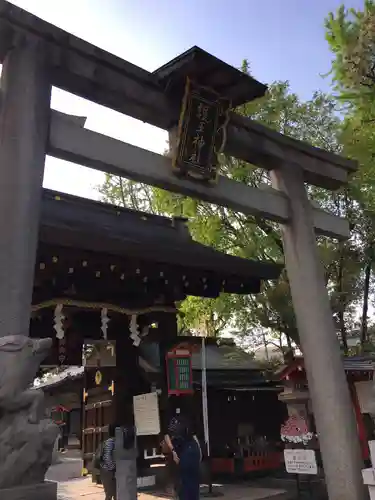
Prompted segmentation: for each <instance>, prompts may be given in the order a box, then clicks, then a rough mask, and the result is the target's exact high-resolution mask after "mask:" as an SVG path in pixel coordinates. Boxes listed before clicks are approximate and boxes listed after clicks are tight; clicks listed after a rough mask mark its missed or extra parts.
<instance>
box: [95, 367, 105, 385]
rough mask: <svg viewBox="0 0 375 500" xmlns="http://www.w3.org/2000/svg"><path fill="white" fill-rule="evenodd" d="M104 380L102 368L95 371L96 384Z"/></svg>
mask: <svg viewBox="0 0 375 500" xmlns="http://www.w3.org/2000/svg"><path fill="white" fill-rule="evenodd" d="M102 380H103V375H102V372H101V371H100V370H98V371H97V372H96V373H95V384H96V385H100V384H101V383H102Z"/></svg>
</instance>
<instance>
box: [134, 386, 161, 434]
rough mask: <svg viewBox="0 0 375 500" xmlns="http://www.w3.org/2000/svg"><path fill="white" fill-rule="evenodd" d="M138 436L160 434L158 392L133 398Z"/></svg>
mask: <svg viewBox="0 0 375 500" xmlns="http://www.w3.org/2000/svg"><path fill="white" fill-rule="evenodd" d="M133 405H134V421H135V426H136V428H137V436H151V435H154V434H160V417H159V403H158V395H157V393H156V392H150V393H149V394H139V395H138V396H134V397H133Z"/></svg>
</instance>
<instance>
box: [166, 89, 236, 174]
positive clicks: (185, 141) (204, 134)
mask: <svg viewBox="0 0 375 500" xmlns="http://www.w3.org/2000/svg"><path fill="white" fill-rule="evenodd" d="M229 107H230V103H229V101H228V100H226V99H223V98H221V97H220V96H219V95H218V94H217V93H216V92H214V91H212V90H210V89H206V88H203V87H200V86H198V85H196V84H194V83H193V82H192V81H191V80H190V79H187V83H186V88H185V95H184V99H183V103H182V109H181V115H180V121H179V126H178V136H177V145H176V148H175V149H174V153H173V160H172V163H173V168H174V169H175V170H176V173H178V174H179V175H183V176H185V177H190V178H193V179H196V180H201V181H206V182H214V181H216V178H217V174H218V159H217V152H218V151H219V152H220V151H221V149H222V145H223V143H224V142H225V137H226V133H225V130H224V129H225V127H226V123H227V115H228V110H229Z"/></svg>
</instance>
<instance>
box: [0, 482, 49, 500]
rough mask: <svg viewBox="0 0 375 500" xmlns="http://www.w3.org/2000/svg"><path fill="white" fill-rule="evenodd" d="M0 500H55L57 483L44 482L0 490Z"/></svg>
mask: <svg viewBox="0 0 375 500" xmlns="http://www.w3.org/2000/svg"><path fill="white" fill-rule="evenodd" d="M0 498H1V500H57V483H52V482H45V483H41V484H31V485H29V486H20V487H18V488H7V489H5V490H0Z"/></svg>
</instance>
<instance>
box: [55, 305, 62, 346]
mask: <svg viewBox="0 0 375 500" xmlns="http://www.w3.org/2000/svg"><path fill="white" fill-rule="evenodd" d="M62 311H63V305H62V304H57V306H56V307H55V315H54V325H53V329H54V330H55V332H56V338H57V339H60V340H61V339H63V338H64V337H65V332H64V319H65V316H64V315H63V312H62Z"/></svg>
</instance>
